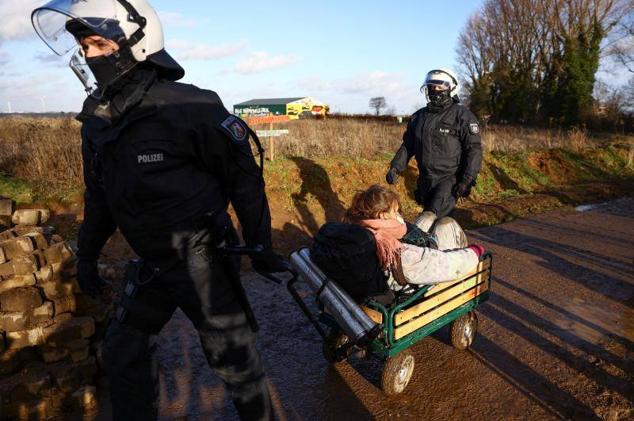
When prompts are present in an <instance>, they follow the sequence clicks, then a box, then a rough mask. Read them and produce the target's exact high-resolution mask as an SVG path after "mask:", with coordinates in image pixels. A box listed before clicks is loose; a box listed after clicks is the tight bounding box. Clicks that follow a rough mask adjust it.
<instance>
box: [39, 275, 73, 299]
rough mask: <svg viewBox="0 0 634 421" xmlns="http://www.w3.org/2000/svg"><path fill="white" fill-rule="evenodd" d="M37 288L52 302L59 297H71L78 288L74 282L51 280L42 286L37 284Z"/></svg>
mask: <svg viewBox="0 0 634 421" xmlns="http://www.w3.org/2000/svg"><path fill="white" fill-rule="evenodd" d="M38 286H39V287H40V288H41V289H42V292H43V293H44V296H45V297H46V298H47V299H49V300H52V301H54V300H55V299H57V298H59V297H65V296H68V295H72V294H74V293H75V292H79V287H78V286H77V284H76V283H75V282H62V281H60V280H53V281H50V282H46V283H44V284H39V285H38Z"/></svg>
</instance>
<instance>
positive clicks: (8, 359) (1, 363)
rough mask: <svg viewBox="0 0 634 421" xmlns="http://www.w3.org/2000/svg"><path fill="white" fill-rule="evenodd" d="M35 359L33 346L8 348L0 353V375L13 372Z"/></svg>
mask: <svg viewBox="0 0 634 421" xmlns="http://www.w3.org/2000/svg"><path fill="white" fill-rule="evenodd" d="M37 359H38V358H37V354H36V352H35V348H21V349H8V350H6V351H4V352H2V353H0V376H6V375H7V374H11V373H15V372H17V371H18V370H20V369H22V367H23V366H24V365H25V364H27V363H28V364H31V363H32V362H33V361H37Z"/></svg>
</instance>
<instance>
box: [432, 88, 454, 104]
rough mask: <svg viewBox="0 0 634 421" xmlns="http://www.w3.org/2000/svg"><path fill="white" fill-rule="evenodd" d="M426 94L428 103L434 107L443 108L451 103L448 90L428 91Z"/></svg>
mask: <svg viewBox="0 0 634 421" xmlns="http://www.w3.org/2000/svg"><path fill="white" fill-rule="evenodd" d="M427 96H428V97H429V105H431V106H432V107H433V108H436V109H438V108H444V107H446V106H447V105H449V104H451V103H452V99H451V96H450V95H449V90H445V91H441V92H433V91H430V92H429V93H428V94H427Z"/></svg>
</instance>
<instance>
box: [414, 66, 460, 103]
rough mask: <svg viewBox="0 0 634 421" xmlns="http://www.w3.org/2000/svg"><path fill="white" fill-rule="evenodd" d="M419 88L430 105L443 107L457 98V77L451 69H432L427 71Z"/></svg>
mask: <svg viewBox="0 0 634 421" xmlns="http://www.w3.org/2000/svg"><path fill="white" fill-rule="evenodd" d="M420 90H421V92H422V93H423V94H425V97H426V99H427V102H428V103H429V104H430V105H432V106H434V107H443V106H446V105H447V104H449V103H450V102H451V101H454V100H457V98H458V96H457V95H458V78H457V77H456V76H455V75H454V73H453V72H452V71H451V70H448V69H434V70H431V71H430V72H428V73H427V75H426V76H425V82H424V83H423V86H421V88H420Z"/></svg>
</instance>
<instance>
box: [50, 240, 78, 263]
mask: <svg viewBox="0 0 634 421" xmlns="http://www.w3.org/2000/svg"><path fill="white" fill-rule="evenodd" d="M44 256H46V261H47V262H48V263H49V264H53V263H64V262H66V261H68V260H69V259H72V258H73V251H72V250H71V249H70V247H69V246H68V244H66V243H57V244H54V245H52V246H50V247H49V248H47V249H46V250H44Z"/></svg>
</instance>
